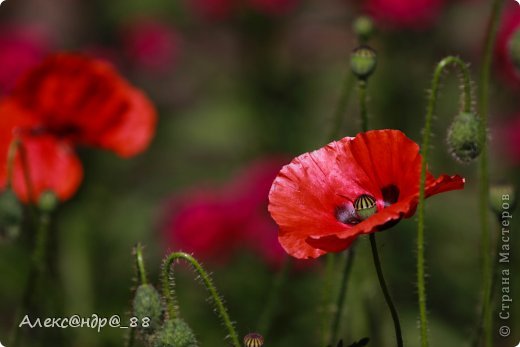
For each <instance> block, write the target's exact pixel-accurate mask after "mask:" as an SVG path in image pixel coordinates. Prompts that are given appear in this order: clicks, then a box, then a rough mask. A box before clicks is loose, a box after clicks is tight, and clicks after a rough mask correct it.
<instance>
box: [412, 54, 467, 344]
mask: <svg viewBox="0 0 520 347" xmlns="http://www.w3.org/2000/svg"><path fill="white" fill-rule="evenodd" d="M450 65H454V66H455V67H457V68H458V69H459V70H460V72H461V74H462V85H463V89H462V92H463V98H462V102H463V104H462V109H463V110H464V112H470V111H471V77H470V74H469V69H468V66H467V65H466V63H464V61H462V60H461V59H460V58H458V57H454V56H448V57H446V58H444V59H442V60H441V61H440V62H439V63H438V64H437V67H436V68H435V72H434V74H433V80H432V85H431V90H430V95H429V99H428V108H427V112H426V123H425V125H424V130H423V138H422V150H421V151H422V156H423V160H422V165H421V179H420V188H419V204H418V207H417V209H418V213H417V214H418V224H417V287H418V296H419V320H420V323H419V326H420V332H421V346H422V347H427V346H428V320H427V312H426V284H425V271H424V215H425V212H424V200H425V197H426V167H427V163H428V154H429V149H430V137H431V132H432V129H431V128H432V120H433V115H434V114H435V110H436V105H437V99H438V94H439V83H440V79H441V77H442V72H443V71H444V69H446V68H447V67H448V66H450Z"/></svg>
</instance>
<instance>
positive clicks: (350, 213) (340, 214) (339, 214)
mask: <svg viewBox="0 0 520 347" xmlns="http://www.w3.org/2000/svg"><path fill="white" fill-rule="evenodd" d="M334 214H335V216H336V219H337V220H338V221H340V222H341V223H343V224H347V225H356V224H359V223H360V222H361V219H360V218H359V217H358V215H357V213H356V209H355V208H354V206H352V204H349V203H345V204H343V205H340V206H337V207H336V210H335V211H334Z"/></svg>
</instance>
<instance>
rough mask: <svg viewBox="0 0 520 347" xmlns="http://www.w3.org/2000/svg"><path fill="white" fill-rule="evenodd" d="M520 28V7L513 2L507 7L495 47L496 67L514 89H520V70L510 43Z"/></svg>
mask: <svg viewBox="0 0 520 347" xmlns="http://www.w3.org/2000/svg"><path fill="white" fill-rule="evenodd" d="M519 28H520V6H518V4H516V3H514V2H513V1H511V3H510V4H509V5H506V8H505V10H504V15H503V17H502V23H501V25H500V28H499V31H498V34H497V41H496V45H495V66H496V68H497V70H498V72H499V74H500V75H501V76H502V78H504V80H505V81H506V82H507V83H509V84H510V85H511V86H512V87H520V70H519V69H518V68H516V67H515V65H514V64H513V60H512V59H511V56H510V55H509V43H510V41H511V39H512V38H513V35H514V33H515V32H516V30H517V29H519Z"/></svg>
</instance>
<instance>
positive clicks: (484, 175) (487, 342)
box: [478, 0, 505, 347]
mask: <svg viewBox="0 0 520 347" xmlns="http://www.w3.org/2000/svg"><path fill="white" fill-rule="evenodd" d="M504 3H505V1H503V0H493V4H492V9H491V16H490V18H489V25H488V28H487V34H486V44H485V48H484V58H483V61H482V67H481V70H480V78H479V94H478V110H479V114H480V129H479V130H480V132H479V133H480V142H481V143H482V154H481V155H480V163H479V164H480V165H479V171H480V197H479V214H480V227H481V230H482V234H481V235H482V236H481V238H482V241H481V244H482V286H483V288H482V314H483V317H484V318H483V332H484V346H486V347H491V346H493V336H492V329H493V318H492V309H491V286H492V278H493V266H492V264H491V254H492V252H493V246H492V242H491V231H490V228H489V211H488V196H489V163H488V149H487V126H488V112H489V80H490V74H491V63H492V60H493V47H494V44H495V39H496V34H497V29H498V24H499V21H500V14H501V10H502V6H503V4H504Z"/></svg>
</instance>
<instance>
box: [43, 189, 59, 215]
mask: <svg viewBox="0 0 520 347" xmlns="http://www.w3.org/2000/svg"><path fill="white" fill-rule="evenodd" d="M58 202H59V201H58V197H57V196H56V194H54V192H53V191H52V190H46V191H44V192H43V193H41V194H40V198H39V199H38V207H39V208H40V210H42V211H44V212H52V211H53V210H54V209H55V208H56V206H58Z"/></svg>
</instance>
